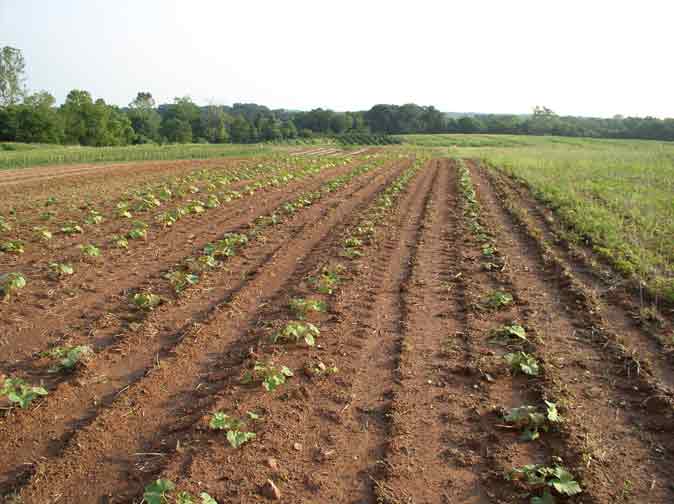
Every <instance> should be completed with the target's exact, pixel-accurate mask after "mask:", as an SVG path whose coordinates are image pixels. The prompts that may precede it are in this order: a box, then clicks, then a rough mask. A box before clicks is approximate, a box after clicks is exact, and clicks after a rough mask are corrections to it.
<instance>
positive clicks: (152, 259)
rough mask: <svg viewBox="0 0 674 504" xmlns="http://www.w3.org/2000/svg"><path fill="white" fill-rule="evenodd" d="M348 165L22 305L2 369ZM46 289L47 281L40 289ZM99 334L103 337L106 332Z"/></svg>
mask: <svg viewBox="0 0 674 504" xmlns="http://www.w3.org/2000/svg"><path fill="white" fill-rule="evenodd" d="M350 168H352V167H350V166H342V167H338V168H335V169H328V170H325V171H324V172H321V173H320V174H318V175H317V176H316V177H312V178H311V179H310V181H308V182H307V181H306V180H302V181H297V182H294V183H291V184H289V185H288V186H286V187H283V188H280V189H277V190H271V191H269V192H267V191H264V192H261V193H260V194H256V195H254V196H253V197H251V198H250V199H248V200H246V201H245V202H241V203H242V204H238V205H236V204H235V205H233V206H228V207H225V208H223V209H222V210H220V209H215V210H213V211H211V213H209V214H208V218H207V219H206V218H202V219H199V220H196V221H192V222H188V221H185V222H184V223H181V225H177V226H176V228H175V229H173V230H171V231H170V232H165V233H162V234H161V235H159V236H157V237H156V239H155V240H152V241H148V242H147V243H145V244H143V245H141V246H140V247H138V248H137V249H136V250H134V251H133V254H121V255H119V256H117V257H115V258H114V259H111V260H109V261H107V262H105V263H104V264H103V265H102V266H99V267H96V268H95V270H94V271H93V272H92V273H91V275H93V277H100V278H104V279H105V282H104V283H101V282H100V280H98V282H97V283H96V287H95V289H90V290H82V291H81V292H80V293H79V295H78V296H76V297H75V298H73V299H71V298H68V297H67V296H66V295H65V294H61V295H60V298H59V300H58V301H56V302H53V301H49V303H48V304H47V309H44V308H42V307H41V306H33V307H30V306H29V307H26V308H22V310H21V312H20V314H18V315H17V316H16V318H15V319H14V320H15V324H13V327H11V326H10V327H7V329H6V332H5V333H4V335H3V336H4V337H5V338H6V339H7V340H8V341H12V342H13V344H12V346H11V347H10V348H8V349H7V352H6V353H5V354H4V355H3V356H2V359H3V361H4V362H3V364H2V369H3V370H4V371H5V372H8V371H9V369H10V368H11V367H12V362H16V361H21V360H23V359H26V358H27V357H28V356H30V355H32V354H33V353H34V352H38V351H44V350H46V349H47V348H48V346H49V345H50V344H53V343H55V342H57V341H59V340H64V339H69V338H73V337H74V336H73V333H75V334H77V333H83V334H89V333H94V332H97V331H98V332H102V333H105V331H104V330H101V328H100V325H101V324H102V325H105V323H106V320H103V321H101V318H102V317H107V318H110V315H109V314H112V315H114V316H119V315H123V314H124V311H125V308H126V306H127V300H126V293H127V292H128V291H129V289H132V288H135V287H137V286H140V285H143V284H145V283H148V282H149V283H152V282H156V281H158V280H160V279H161V275H162V274H163V273H164V272H165V271H166V269H167V268H170V267H171V266H173V265H176V264H177V263H179V262H181V261H182V260H184V259H185V258H187V257H190V256H192V255H195V254H198V253H199V252H200V251H201V250H202V249H203V247H204V246H205V245H206V244H207V243H209V242H211V241H213V240H214V239H215V238H217V237H219V236H222V235H223V234H224V232H223V230H225V231H226V232H229V231H231V230H235V229H237V228H240V227H242V226H245V225H247V224H248V223H250V222H253V221H254V220H255V218H256V217H259V216H262V215H266V214H267V213H269V212H270V211H272V210H273V209H275V208H277V207H278V206H279V205H281V204H282V203H284V202H287V201H291V200H292V199H293V198H294V197H295V196H296V194H297V193H298V191H300V190H307V191H312V190H315V189H317V188H318V187H320V185H321V184H323V183H324V182H326V181H327V180H330V179H331V178H333V177H335V176H337V175H339V174H342V173H345V172H346V171H348V170H349V169H350ZM177 244H178V245H180V246H176V245H177ZM184 244H187V245H188V247H187V249H186V248H185V247H184V246H182V245H184ZM92 281H93V279H92ZM85 283H86V282H85ZM48 287H49V286H48V285H46V287H45V291H47V290H48ZM83 315H84V317H83ZM8 317H9V315H8ZM102 338H105V334H104V335H103V336H102ZM92 343H95V341H94V342H92ZM19 364H20V363H19Z"/></svg>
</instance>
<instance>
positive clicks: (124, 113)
mask: <svg viewBox="0 0 674 504" xmlns="http://www.w3.org/2000/svg"><path fill="white" fill-rule="evenodd" d="M24 74H25V62H24V59H23V56H22V54H21V51H20V50H18V49H15V48H12V47H4V48H2V49H0V141H5V142H25V143H47V144H65V145H84V146H116V145H132V144H146V143H157V144H165V143H214V144H218V143H256V142H274V141H280V140H287V139H296V138H311V137H314V136H337V137H340V136H345V135H353V136H355V137H356V138H363V137H364V136H366V135H398V134H414V133H489V134H521V135H557V136H570V137H591V138H630V139H652V140H667V141H672V140H674V119H658V118H654V117H644V118H641V117H622V116H615V117H613V118H610V119H603V118H588V117H575V116H560V115H557V114H555V113H554V112H553V111H552V110H550V109H548V108H546V107H540V106H537V107H535V108H534V110H533V113H532V114H528V115H514V114H510V115H504V114H466V115H464V116H460V117H457V116H456V114H447V113H444V112H442V111H439V110H438V109H436V108H435V107H434V106H420V105H416V104H412V103H409V104H404V105H389V104H378V105H374V106H373V107H372V108H370V109H369V110H366V111H346V112H336V111H333V110H329V109H322V108H317V109H314V110H311V111H295V110H285V109H270V108H268V107H266V106H264V105H258V104H255V103H235V104H234V105H232V106H227V105H213V104H211V105H206V106H200V105H198V104H196V103H195V102H194V101H193V100H192V99H191V98H190V97H188V96H185V97H179V98H175V100H174V101H173V103H169V104H157V103H156V101H155V99H154V97H153V96H152V94H151V93H150V92H147V91H141V92H139V93H138V94H137V95H136V97H135V98H134V99H133V101H131V102H130V103H129V104H128V106H126V107H118V106H115V105H110V104H107V103H106V102H105V101H104V100H103V99H101V98H98V99H94V97H92V96H91V94H90V93H89V92H88V91H85V90H80V89H74V90H72V91H71V92H70V93H68V96H67V97H66V99H65V102H64V103H63V104H62V105H60V106H57V105H56V100H55V99H54V97H53V96H52V95H51V94H50V93H49V92H47V91H39V92H35V93H29V92H27V90H26V88H25V85H24V84H23V83H24V82H25V75H24Z"/></svg>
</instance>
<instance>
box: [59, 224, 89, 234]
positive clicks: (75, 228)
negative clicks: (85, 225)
mask: <svg viewBox="0 0 674 504" xmlns="http://www.w3.org/2000/svg"><path fill="white" fill-rule="evenodd" d="M61 232H62V233H63V234H64V235H68V236H71V235H74V234H82V233H84V229H82V226H80V225H79V224H74V223H67V224H64V225H63V226H62V227H61Z"/></svg>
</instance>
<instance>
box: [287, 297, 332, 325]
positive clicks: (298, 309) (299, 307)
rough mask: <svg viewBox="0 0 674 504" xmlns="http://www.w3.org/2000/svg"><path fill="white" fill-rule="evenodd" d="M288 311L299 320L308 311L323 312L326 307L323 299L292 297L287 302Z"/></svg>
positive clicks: (302, 318)
mask: <svg viewBox="0 0 674 504" xmlns="http://www.w3.org/2000/svg"><path fill="white" fill-rule="evenodd" d="M288 307H289V308H290V311H292V312H293V314H294V315H295V316H296V317H297V318H298V319H300V320H304V318H305V317H306V316H307V314H308V313H309V312H324V311H325V309H326V306H325V303H324V302H323V301H318V300H316V299H305V298H299V297H297V298H292V299H291V300H290V302H289V303H288Z"/></svg>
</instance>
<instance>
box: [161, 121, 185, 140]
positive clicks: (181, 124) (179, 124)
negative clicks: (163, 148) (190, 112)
mask: <svg viewBox="0 0 674 504" xmlns="http://www.w3.org/2000/svg"><path fill="white" fill-rule="evenodd" d="M161 135H162V137H164V138H165V139H166V141H167V142H170V143H191V142H192V126H190V123H189V122H187V121H185V120H183V119H178V118H177V117H170V118H168V119H164V120H163V121H162V123H161Z"/></svg>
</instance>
